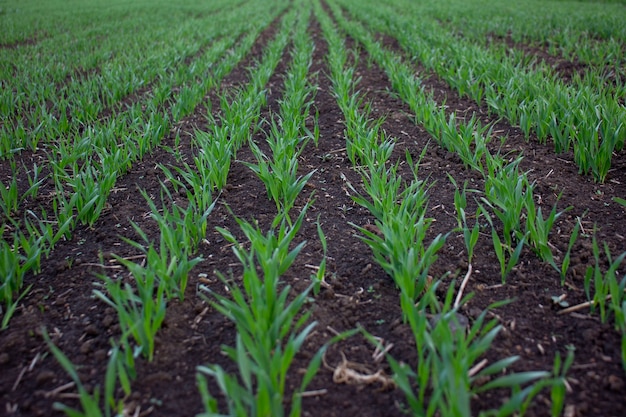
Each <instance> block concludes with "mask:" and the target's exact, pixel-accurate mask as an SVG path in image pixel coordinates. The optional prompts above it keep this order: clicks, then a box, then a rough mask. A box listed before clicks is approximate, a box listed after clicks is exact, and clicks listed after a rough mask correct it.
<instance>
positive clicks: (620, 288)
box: [584, 233, 626, 323]
mask: <svg viewBox="0 0 626 417" xmlns="http://www.w3.org/2000/svg"><path fill="white" fill-rule="evenodd" d="M592 253H593V258H594V261H595V262H594V265H593V266H589V267H587V271H586V272H585V278H584V289H585V294H586V295H587V299H588V300H591V301H592V303H591V306H592V311H593V310H595V309H596V307H599V309H600V319H601V320H602V322H603V323H605V322H606V321H607V319H608V312H609V311H610V310H611V309H621V304H622V300H623V299H624V298H625V296H624V289H625V288H626V276H625V277H624V278H622V280H621V281H618V278H617V276H618V275H619V272H618V268H619V267H620V266H621V264H622V262H623V261H624V259H625V258H626V252H624V253H622V254H621V255H620V256H618V257H617V258H616V259H615V260H613V259H612V256H611V251H610V249H609V247H608V245H607V244H606V243H605V244H604V253H605V255H606V259H607V262H608V264H609V268H608V269H607V270H606V272H605V273H603V272H602V269H601V267H600V247H599V245H598V241H597V239H596V236H595V233H594V235H593V238H592ZM592 280H593V290H594V294H593V297H591V282H592ZM608 299H610V305H609V311H607V305H606V303H607V300H608Z"/></svg>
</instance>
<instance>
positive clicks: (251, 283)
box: [198, 206, 321, 417]
mask: <svg viewBox="0 0 626 417" xmlns="http://www.w3.org/2000/svg"><path fill="white" fill-rule="evenodd" d="M307 207H308V206H307ZM307 207H305V209H303V210H302V212H301V213H300V216H299V217H298V218H297V220H296V221H295V222H294V224H293V226H288V225H287V222H286V221H285V219H284V217H282V216H280V215H279V218H277V219H276V220H275V221H274V223H275V224H276V223H278V222H280V227H279V229H278V230H277V231H274V230H271V231H270V232H268V233H267V234H266V235H264V234H263V233H262V232H261V231H260V230H259V229H258V226H253V225H251V224H249V223H247V222H244V221H242V220H240V219H237V223H238V224H239V226H240V227H241V229H242V231H243V232H244V234H245V235H246V237H247V239H248V240H249V241H250V243H251V248H250V251H247V250H245V249H244V247H243V245H242V244H241V243H239V242H238V241H237V240H236V239H235V237H234V236H233V235H232V234H231V233H230V232H229V231H227V230H225V229H221V228H218V230H219V231H220V233H222V235H223V236H224V237H225V238H226V240H228V241H229V242H231V243H233V244H234V246H233V251H234V252H235V254H236V256H237V258H238V259H239V261H240V262H241V263H242V266H243V290H242V289H240V288H239V286H237V285H235V284H233V282H232V280H227V279H226V277H224V276H223V275H221V274H219V276H220V278H221V279H222V281H223V282H224V283H225V284H226V285H227V287H228V289H229V290H230V293H231V296H232V299H231V298H230V297H229V298H227V297H223V296H221V295H219V294H216V293H212V292H211V293H210V294H211V297H212V298H213V299H214V300H215V301H212V303H211V304H212V305H213V306H214V308H215V309H216V310H218V311H219V312H220V313H222V314H223V315H225V316H226V317H227V318H228V319H229V320H231V321H232V322H233V323H235V326H236V328H237V339H236V345H235V347H234V348H232V347H225V348H224V350H225V352H226V354H227V355H228V357H229V358H230V359H231V360H233V361H234V362H236V363H237V366H238V371H239V378H237V377H235V376H232V375H230V374H228V373H227V372H226V371H225V370H224V369H223V368H222V367H220V366H201V367H199V368H198V385H199V389H200V392H201V395H202V397H203V402H204V405H205V410H206V413H205V414H203V415H204V416H217V415H218V410H217V402H216V400H215V398H214V397H213V396H212V395H211V394H210V393H209V392H208V389H207V383H206V379H205V377H204V375H208V376H212V377H214V378H215V379H216V381H217V383H218V386H219V387H220V389H221V390H222V392H223V393H224V394H225V395H226V398H227V404H228V410H229V413H230V415H242V416H243V415H249V416H268V417H269V416H284V415H286V411H285V408H284V407H285V406H284V404H283V400H284V396H285V382H286V376H287V371H288V369H289V368H290V366H291V363H292V361H293V359H294V356H295V354H296V353H297V352H298V350H299V349H300V347H301V346H302V344H303V342H304V340H305V338H306V337H307V336H308V335H309V334H310V332H311V331H312V329H313V327H314V326H315V323H310V324H308V325H306V322H307V321H308V319H309V317H310V313H305V314H303V315H300V310H301V309H302V308H303V307H304V305H305V303H306V302H307V298H308V293H309V292H310V291H311V289H312V285H313V284H312V285H311V286H310V287H309V288H308V289H307V290H305V291H304V292H302V293H300V294H298V295H296V297H295V298H294V299H293V300H292V301H291V302H289V301H288V300H287V297H288V294H289V292H290V286H286V287H284V288H283V289H282V290H280V291H279V289H278V279H279V277H280V276H281V275H282V274H283V273H284V272H285V271H286V270H287V269H288V268H289V267H290V266H291V264H292V263H293V261H294V260H295V258H296V256H297V255H298V253H299V252H300V251H301V249H302V248H303V246H304V242H303V243H300V244H299V245H296V247H295V248H294V249H292V250H289V244H290V242H291V241H292V240H293V238H294V237H295V234H296V232H297V231H298V229H299V228H300V225H301V224H302V220H303V218H304V214H305V212H306V209H307ZM281 219H282V220H281ZM258 271H261V272H262V276H259V273H258ZM202 289H203V290H206V291H210V290H208V289H206V288H204V287H202ZM320 363H321V354H320V353H318V355H316V357H315V358H314V359H313V360H312V361H311V363H310V364H309V366H308V367H307V370H306V373H305V375H304V377H303V380H302V384H301V387H300V389H299V390H296V392H295V393H294V394H293V396H292V398H291V403H292V406H291V412H290V413H289V415H290V416H298V415H300V401H301V397H300V395H299V393H300V392H302V391H303V390H304V389H305V387H306V386H307V384H308V383H309V382H310V381H311V379H312V378H313V376H314V375H315V373H316V372H317V370H318V369H319V366H320ZM203 374H204V375H203Z"/></svg>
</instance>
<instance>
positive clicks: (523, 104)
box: [339, 0, 626, 182]
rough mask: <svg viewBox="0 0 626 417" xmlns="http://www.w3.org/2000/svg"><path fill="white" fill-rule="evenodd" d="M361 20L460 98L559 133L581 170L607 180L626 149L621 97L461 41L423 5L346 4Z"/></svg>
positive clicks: (560, 147) (534, 129)
mask: <svg viewBox="0 0 626 417" xmlns="http://www.w3.org/2000/svg"><path fill="white" fill-rule="evenodd" d="M339 3H340V4H341V5H343V6H344V7H346V8H347V10H349V12H350V13H351V14H352V15H354V16H355V17H358V19H360V20H362V21H364V22H367V25H368V26H370V27H372V28H374V29H375V30H377V31H381V32H384V33H386V34H388V35H389V36H394V37H397V38H398V40H399V42H400V44H401V45H402V47H403V48H404V49H405V50H406V51H407V52H408V53H409V54H411V55H413V56H415V58H416V59H417V60H418V61H419V62H420V63H422V64H423V65H424V66H425V67H426V68H428V69H431V70H433V71H434V72H435V73H437V74H438V75H439V76H440V77H442V78H443V79H444V80H445V81H446V82H447V83H448V84H450V85H451V86H452V87H453V88H454V89H456V90H457V91H458V92H459V94H460V95H462V96H464V95H468V96H470V97H471V98H473V99H474V100H476V101H477V102H478V103H479V104H481V103H485V104H487V106H488V107H489V110H490V111H491V112H493V113H495V114H497V115H500V116H502V117H505V118H507V119H508V120H509V121H510V122H511V124H513V125H517V126H519V127H520V128H521V129H522V131H523V132H524V133H525V134H526V136H527V138H528V137H530V135H531V133H534V134H535V136H536V137H537V139H538V140H539V141H541V142H546V141H547V139H548V138H549V137H551V138H552V141H553V143H554V148H555V151H556V152H558V153H560V152H565V151H568V150H570V149H572V150H573V151H574V161H575V162H576V164H577V165H578V166H579V170H580V172H581V173H584V174H586V173H591V174H592V175H593V177H594V179H595V180H596V181H599V182H603V181H604V180H605V179H606V177H607V175H608V172H609V169H610V167H611V159H612V157H613V153H614V152H619V151H621V150H622V149H623V147H624V140H625V139H626V135H625V134H624V129H625V126H626V110H625V109H624V107H623V106H621V105H620V104H619V103H618V101H616V98H615V97H612V96H611V95H610V94H604V93H602V92H601V91H600V92H598V91H595V90H593V89H589V88H584V87H582V86H581V87H576V88H575V87H572V86H568V85H565V84H564V83H563V82H562V81H560V80H558V79H555V78H554V77H546V76H545V75H544V74H542V73H540V72H536V71H533V70H529V69H527V68H524V67H521V66H519V65H516V64H515V63H514V62H512V61H511V60H510V59H509V58H507V57H506V56H503V55H495V54H494V51H492V50H489V49H488V48H486V47H483V46H480V45H476V44H473V43H472V42H469V41H466V40H463V39H457V38H455V37H454V36H452V35H451V34H450V33H448V32H447V31H445V30H444V29H442V28H441V26H440V25H438V24H437V23H436V22H435V21H434V20H432V19H428V18H425V17H424V16H423V15H422V14H421V11H422V10H421V9H420V7H419V6H418V5H416V4H412V3H409V2H407V3H406V4H405V3H402V2H396V3H394V4H393V5H385V7H369V8H365V7H363V6H362V4H360V3H359V4H356V3H355V2H352V1H349V0H342V1H341V2H339Z"/></svg>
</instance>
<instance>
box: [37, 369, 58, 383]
mask: <svg viewBox="0 0 626 417" xmlns="http://www.w3.org/2000/svg"><path fill="white" fill-rule="evenodd" d="M53 379H54V372H52V371H41V372H39V373H38V374H37V376H36V377H35V381H36V382H37V386H40V385H43V384H45V383H47V382H50V381H52V380H53Z"/></svg>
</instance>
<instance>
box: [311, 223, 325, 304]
mask: <svg viewBox="0 0 626 417" xmlns="http://www.w3.org/2000/svg"><path fill="white" fill-rule="evenodd" d="M315 225H316V227H317V236H318V237H319V239H320V243H321V245H322V261H321V262H320V265H319V267H318V269H317V272H316V273H315V275H313V276H312V278H313V294H314V295H316V296H317V295H318V294H319V292H320V289H321V286H322V284H325V283H326V281H325V278H326V259H327V258H326V252H327V249H328V245H327V243H326V235H325V234H324V230H322V225H321V223H320V216H317V222H316V223H315Z"/></svg>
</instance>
